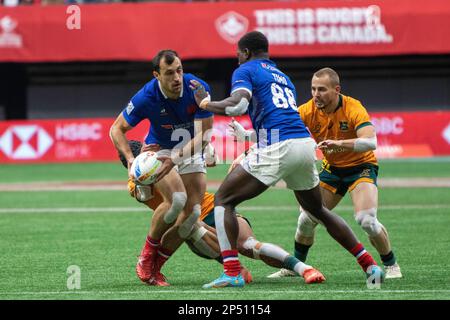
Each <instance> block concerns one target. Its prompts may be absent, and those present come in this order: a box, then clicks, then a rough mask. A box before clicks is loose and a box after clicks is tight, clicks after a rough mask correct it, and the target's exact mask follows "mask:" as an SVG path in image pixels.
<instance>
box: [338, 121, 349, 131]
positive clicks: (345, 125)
mask: <svg viewBox="0 0 450 320" xmlns="http://www.w3.org/2000/svg"><path fill="white" fill-rule="evenodd" d="M339 129H340V130H341V131H348V122H347V121H339Z"/></svg>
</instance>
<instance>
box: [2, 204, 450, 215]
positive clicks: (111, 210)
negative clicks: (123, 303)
mask: <svg viewBox="0 0 450 320" xmlns="http://www.w3.org/2000/svg"><path fill="white" fill-rule="evenodd" d="M436 209H450V204H448V205H447V204H443V205H439V204H435V205H384V206H380V207H379V208H378V211H380V210H396V211H408V210H436ZM149 211H151V210H150V209H149V208H147V207H144V206H142V207H99V208H92V207H90V208H80V207H66V208H64V207H55V208H0V214H7V213H123V214H128V213H130V212H149ZM237 211H242V212H246V211H258V212H267V211H268V212H271V213H272V212H277V211H293V212H296V211H298V207H297V206H242V207H237ZM333 211H353V207H352V206H340V207H338V208H334V209H333Z"/></svg>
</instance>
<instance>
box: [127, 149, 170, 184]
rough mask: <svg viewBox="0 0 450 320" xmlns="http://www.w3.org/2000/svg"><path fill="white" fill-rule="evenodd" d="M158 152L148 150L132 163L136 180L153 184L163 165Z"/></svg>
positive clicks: (132, 171) (132, 172)
mask: <svg viewBox="0 0 450 320" xmlns="http://www.w3.org/2000/svg"><path fill="white" fill-rule="evenodd" d="M156 158H157V155H156V153H154V152H152V151H146V152H143V153H141V154H140V155H138V156H137V157H136V158H135V159H134V161H133V164H132V165H131V174H132V175H133V176H134V179H135V181H136V182H139V183H141V184H146V185H149V184H152V183H154V182H155V180H156V174H155V173H156V171H158V169H159V167H161V164H162V162H161V161H159V160H158V159H156Z"/></svg>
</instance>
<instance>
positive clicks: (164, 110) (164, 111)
mask: <svg viewBox="0 0 450 320" xmlns="http://www.w3.org/2000/svg"><path fill="white" fill-rule="evenodd" d="M159 115H160V116H167V115H168V113H167V111H166V108H164V107H163V108H162V109H161V111H160V112H159Z"/></svg>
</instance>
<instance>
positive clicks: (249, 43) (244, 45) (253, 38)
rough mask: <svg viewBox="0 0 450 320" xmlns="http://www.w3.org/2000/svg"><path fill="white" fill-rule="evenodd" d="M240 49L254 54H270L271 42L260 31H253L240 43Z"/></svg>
mask: <svg viewBox="0 0 450 320" xmlns="http://www.w3.org/2000/svg"><path fill="white" fill-rule="evenodd" d="M238 47H239V49H240V50H241V51H242V50H244V49H248V50H249V51H250V52H251V53H253V54H259V53H266V52H269V40H267V38H266V36H265V35H264V34H263V33H262V32H259V31H251V32H249V33H247V34H245V35H244V36H243V37H242V38H241V39H240V40H239V42H238Z"/></svg>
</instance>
